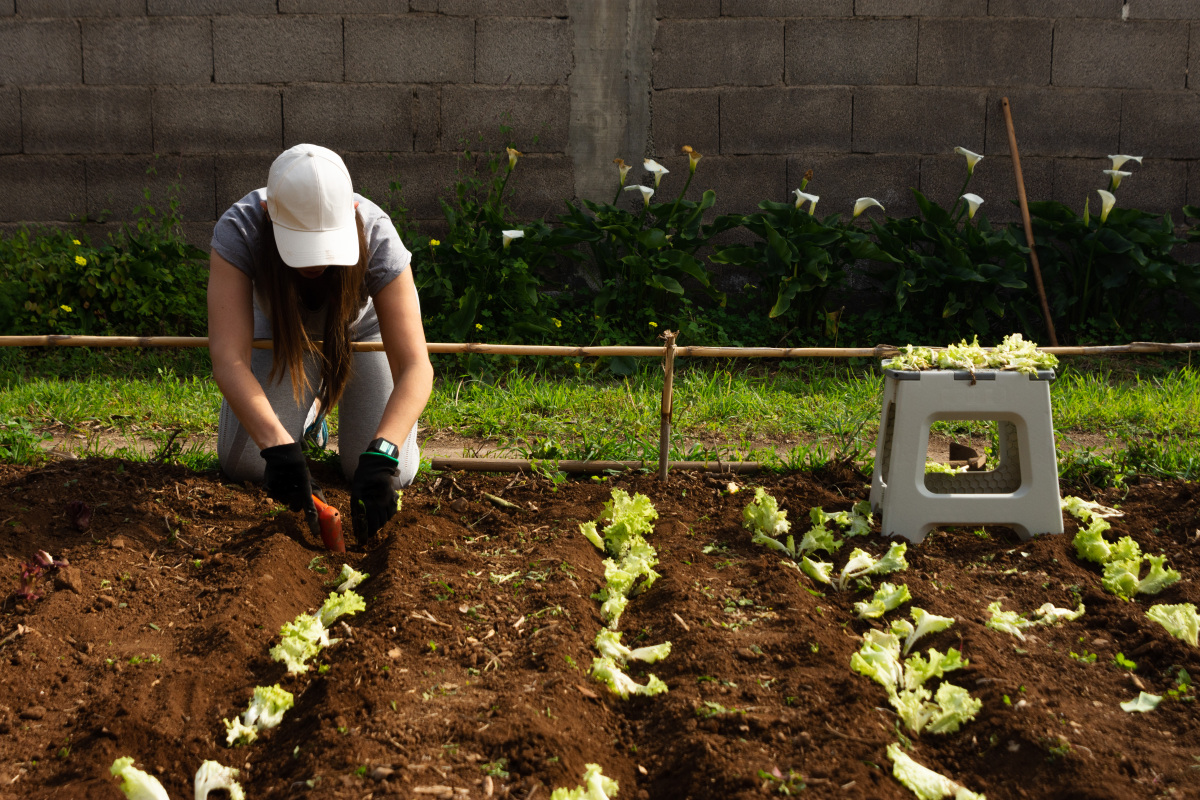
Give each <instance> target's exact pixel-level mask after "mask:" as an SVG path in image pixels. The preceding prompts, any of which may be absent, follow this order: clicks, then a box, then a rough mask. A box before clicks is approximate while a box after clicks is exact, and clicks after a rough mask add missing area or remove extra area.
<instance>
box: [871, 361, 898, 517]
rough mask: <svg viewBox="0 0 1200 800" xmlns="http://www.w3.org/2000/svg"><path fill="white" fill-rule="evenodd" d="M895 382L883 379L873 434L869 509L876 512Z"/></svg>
mask: <svg viewBox="0 0 1200 800" xmlns="http://www.w3.org/2000/svg"><path fill="white" fill-rule="evenodd" d="M897 383H898V381H896V379H895V378H888V377H885V378H884V379H883V410H882V412H881V413H880V417H879V433H878V434H877V435H876V436H875V468H874V469H873V470H872V471H871V511H872V512H874V513H876V514H879V513H882V511H883V494H884V492H885V491H886V489H887V476H888V461H889V459H890V458H891V450H892V431H893V429H894V428H895V423H894V417H895V402H896V384H897Z"/></svg>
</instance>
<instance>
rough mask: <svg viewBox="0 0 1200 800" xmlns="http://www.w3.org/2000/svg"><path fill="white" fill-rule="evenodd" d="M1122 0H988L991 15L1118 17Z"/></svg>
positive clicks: (1060, 17)
mask: <svg viewBox="0 0 1200 800" xmlns="http://www.w3.org/2000/svg"><path fill="white" fill-rule="evenodd" d="M1122 5H1123V0H988V14H989V15H990V16H993V17H1052V18H1056V19H1068V18H1077V17H1092V18H1100V19H1120V18H1121V6H1122Z"/></svg>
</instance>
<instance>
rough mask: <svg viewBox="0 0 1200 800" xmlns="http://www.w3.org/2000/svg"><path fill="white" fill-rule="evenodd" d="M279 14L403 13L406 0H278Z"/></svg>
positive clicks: (405, 7)
mask: <svg viewBox="0 0 1200 800" xmlns="http://www.w3.org/2000/svg"><path fill="white" fill-rule="evenodd" d="M279 13H280V14H405V13H408V2H407V0H279Z"/></svg>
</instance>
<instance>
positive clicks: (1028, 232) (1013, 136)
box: [1000, 97, 1058, 347]
mask: <svg viewBox="0 0 1200 800" xmlns="http://www.w3.org/2000/svg"><path fill="white" fill-rule="evenodd" d="M1000 105H1001V106H1003V107H1004V122H1005V124H1006V125H1007V126H1008V149H1009V150H1010V151H1011V152H1012V162H1013V172H1015V173H1016V177H1017V199H1018V200H1020V201H1021V221H1022V222H1024V223H1025V241H1026V242H1028V243H1029V261H1030V263H1032V264H1033V279H1034V281H1035V282H1036V283H1037V290H1038V299H1039V300H1041V301H1042V315H1043V316H1044V317H1045V318H1046V331H1047V332H1048V333H1049V334H1050V346H1051V347H1058V334H1057V333H1055V332H1054V320H1053V319H1051V318H1050V304H1049V303H1047V302H1046V287H1045V286H1043V285H1042V265H1041V264H1039V263H1038V257H1037V243H1036V242H1035V241H1034V238H1033V223H1032V222H1031V221H1030V220H1029V200H1028V198H1026V197H1025V178H1024V177H1023V176H1022V174H1021V156H1020V155H1019V154H1018V153H1017V131H1016V129H1015V128H1013V121H1012V108H1011V107H1010V106H1009V103H1008V98H1007V97H1005V98H1004V99H1002V100H1001V101H1000Z"/></svg>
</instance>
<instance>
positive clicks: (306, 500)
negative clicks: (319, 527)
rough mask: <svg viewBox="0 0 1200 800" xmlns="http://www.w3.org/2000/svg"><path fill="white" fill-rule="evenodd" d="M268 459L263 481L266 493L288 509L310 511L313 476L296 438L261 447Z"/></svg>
mask: <svg viewBox="0 0 1200 800" xmlns="http://www.w3.org/2000/svg"><path fill="white" fill-rule="evenodd" d="M259 455H261V456H262V457H263V460H264V461H266V462H267V466H266V469H265V470H264V471H263V485H264V487H265V488H266V490H267V496H268V497H270V498H271V499H272V500H275V501H277V502H279V503H283V504H284V505H286V506H287V507H288V509H289V510H291V511H310V510H311V511H313V513H315V509H313V500H312V476H311V475H309V474H308V463H307V462H306V461H305V460H304V452H303V451H302V450H301V449H300V443H299V442H292V443H290V444H281V445H277V446H275V447H268V448H266V449H265V450H260V451H259Z"/></svg>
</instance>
